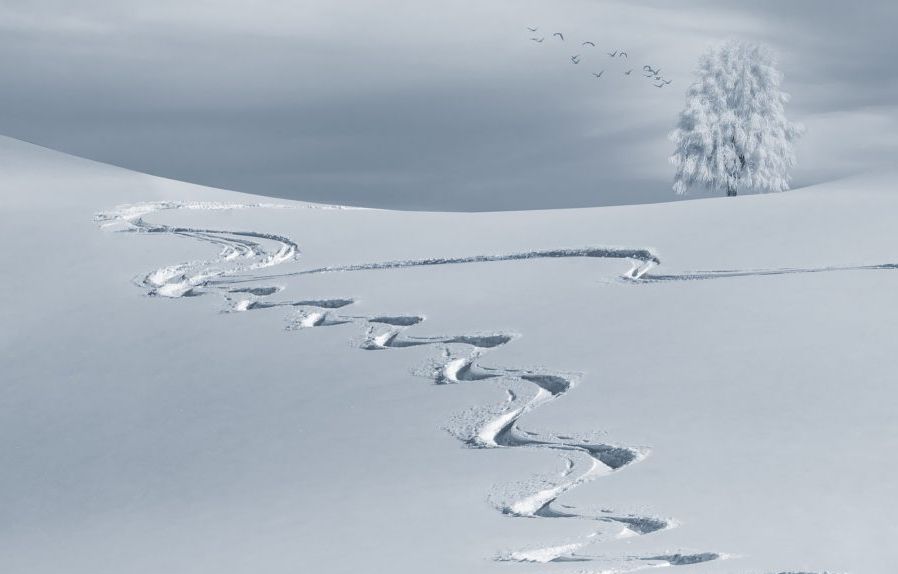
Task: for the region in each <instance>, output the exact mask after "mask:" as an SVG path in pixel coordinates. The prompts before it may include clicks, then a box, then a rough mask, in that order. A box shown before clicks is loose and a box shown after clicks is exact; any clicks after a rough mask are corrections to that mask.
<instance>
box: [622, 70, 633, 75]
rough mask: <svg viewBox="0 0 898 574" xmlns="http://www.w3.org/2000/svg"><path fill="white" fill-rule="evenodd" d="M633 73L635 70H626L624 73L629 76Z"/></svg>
mask: <svg viewBox="0 0 898 574" xmlns="http://www.w3.org/2000/svg"><path fill="white" fill-rule="evenodd" d="M632 73H633V70H627V71H626V72H624V75H625V76H629V75H630V74H632Z"/></svg>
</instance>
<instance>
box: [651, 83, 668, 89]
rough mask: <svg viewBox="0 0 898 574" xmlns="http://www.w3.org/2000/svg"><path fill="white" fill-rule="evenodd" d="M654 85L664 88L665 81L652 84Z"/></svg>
mask: <svg viewBox="0 0 898 574" xmlns="http://www.w3.org/2000/svg"><path fill="white" fill-rule="evenodd" d="M652 85H653V86H655V87H656V88H663V87H664V86H665V84H664V82H661V83H659V84H652Z"/></svg>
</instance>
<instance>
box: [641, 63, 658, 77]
mask: <svg viewBox="0 0 898 574" xmlns="http://www.w3.org/2000/svg"><path fill="white" fill-rule="evenodd" d="M642 69H643V70H644V71H646V72H648V74H646V77H647V78H648V77H649V76H656V75H658V74H660V73H661V68H658V69H657V70H653V69H652V67H651V66H649V65H648V64H646V65H645V66H643V67H642Z"/></svg>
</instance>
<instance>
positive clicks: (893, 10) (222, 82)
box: [0, 0, 898, 210]
mask: <svg viewBox="0 0 898 574" xmlns="http://www.w3.org/2000/svg"><path fill="white" fill-rule="evenodd" d="M896 22H898V2H895V1H894V0H867V1H865V2H863V3H858V2H854V3H850V2H844V1H825V0H792V1H789V0H762V1H753V2H745V1H744V0H742V1H734V0H678V1H676V2H671V1H667V0H642V1H639V0H621V1H619V2H615V1H608V0H591V1H587V0H542V1H532V0H442V1H439V2H428V1H422V0H409V1H403V0H364V1H363V0H355V1H352V0H347V1H335V0H254V1H252V2H248V1H237V0H217V1H211V0H207V1H190V0H153V1H146V2H144V1H139V2H138V1H134V0H21V1H20V0H0V67H2V78H3V79H4V81H3V84H2V86H3V87H2V90H0V106H2V107H0V122H2V125H0V133H3V134H5V135H9V136H12V137H17V138H21V139H25V140H28V141H31V142H34V143H38V144H41V145H44V146H47V147H51V148H55V149H60V150H63V151H67V152H70V153H73V154H76V155H81V156H86V157H90V158H93V159H98V160H101V161H106V162H110V163H114V164H118V165H122V166H126V167H129V168H133V169H137V170H140V171H146V172H150V173H153V174H158V175H163V176H166V177H172V178H176V179H183V180H188V181H193V182H198V183H203V184H208V185H214V186H218V187H225V188H230V189H237V190H240V191H246V192H251V193H260V194H267V195H276V196H282V197H291V198H297V199H309V200H319V201H328V202H342V203H350V204H358V205H369V206H379V207H398V208H405V209H438V210H443V209H452V210H484V209H523V208H536V207H576V206H584V205H609V204H620V203H640V202H647V201H667V200H671V199H673V195H672V192H671V189H670V180H671V177H672V173H673V172H672V169H673V168H672V167H671V166H670V165H669V164H668V163H667V161H666V158H667V156H668V155H669V153H670V151H671V149H670V148H671V144H670V143H669V142H668V141H667V139H666V138H667V133H668V132H669V131H670V129H671V128H672V127H673V125H674V123H675V122H676V115H677V113H678V111H679V109H680V108H681V107H682V105H683V101H684V93H685V90H686V87H687V86H688V84H689V82H690V81H691V71H692V69H693V68H694V66H695V63H696V59H697V57H698V56H699V54H700V53H701V52H702V51H703V50H704V49H705V48H706V47H707V46H708V45H709V44H711V43H714V42H719V41H722V40H725V39H728V38H744V39H749V40H760V41H764V42H766V43H768V44H769V45H771V46H772V47H773V48H774V49H775V51H777V52H778V53H779V55H780V61H781V68H782V70H783V72H784V73H785V82H784V86H785V88H786V90H787V91H788V92H790V93H791V94H792V96H793V100H792V102H791V104H790V106H789V107H788V108H787V112H788V113H789V115H790V117H791V119H793V120H796V121H800V122H803V123H804V124H805V125H806V126H807V127H808V132H807V135H806V136H805V138H804V140H803V141H802V143H801V145H800V146H799V149H798V152H799V162H800V167H799V169H798V170H796V172H795V175H796V180H795V184H796V185H804V184H808V183H813V182H816V181H820V180H822V179H827V178H832V177H839V176H843V175H848V174H851V173H855V172H858V171H864V170H867V169H874V168H876V167H878V166H882V165H886V164H888V163H894V157H895V153H896V151H898V112H896V96H895V94H896V93H898V74H896V73H895V72H894V65H895V64H894V60H895V59H896V56H898V48H896V47H895V46H896V42H895V41H894V33H895V32H894V26H895V24H896ZM527 26H538V27H539V31H538V32H537V33H536V35H538V36H540V37H545V41H544V42H543V43H541V44H537V43H535V42H531V41H530V40H529V38H530V37H531V36H533V35H534V34H531V33H530V32H529V31H528V30H527V29H526V27H527ZM555 31H560V32H563V33H564V34H565V38H566V41H565V42H563V43H562V42H561V41H560V40H557V39H555V38H553V37H552V36H551V34H552V33H553V32H555ZM584 40H591V41H594V42H595V43H596V44H597V48H596V49H592V48H591V47H588V46H581V42H582V41H584ZM616 49H624V50H626V51H627V52H628V53H629V56H630V57H629V60H624V59H620V58H617V59H611V58H609V57H608V56H606V55H605V52H606V51H613V50H616ZM577 53H579V54H582V62H581V63H580V64H579V65H574V64H572V63H571V62H570V60H569V58H570V56H572V55H573V54H577ZM643 64H651V65H653V66H655V67H661V68H662V70H663V74H664V75H665V76H666V77H667V78H669V79H671V80H673V83H672V84H671V85H670V86H667V87H666V88H663V89H658V88H654V87H653V86H651V84H650V83H648V82H647V81H645V80H643V79H642V78H641V77H639V71H640V69H641V68H642V65H643ZM629 68H635V71H634V72H633V75H632V76H629V77H627V76H624V74H623V72H624V71H625V70H626V69H629ZM601 70H605V73H604V74H603V76H602V78H600V79H596V78H594V77H593V76H592V75H591V73H592V72H594V71H595V72H598V71H601Z"/></svg>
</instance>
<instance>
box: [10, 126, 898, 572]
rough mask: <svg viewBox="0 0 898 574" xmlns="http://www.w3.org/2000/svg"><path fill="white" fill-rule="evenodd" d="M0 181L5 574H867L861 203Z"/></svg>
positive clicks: (875, 388)
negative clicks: (420, 196)
mask: <svg viewBox="0 0 898 574" xmlns="http://www.w3.org/2000/svg"><path fill="white" fill-rule="evenodd" d="M0 166H2V171H0V173H2V174H3V175H2V178H0V235H2V242H3V245H4V249H2V250H0V265H2V269H3V278H4V281H3V282H2V287H0V290H2V291H0V296H2V300H3V301H4V303H5V304H4V305H3V306H2V307H0V364H2V385H3V386H2V390H3V394H2V400H0V437H2V438H0V468H2V469H3V471H2V472H0V509H2V510H0V516H2V519H0V557H2V568H0V570H2V571H3V572H4V573H23V574H24V573H27V574H36V573H56V572H66V573H90V574H103V573H110V574H112V573H116V574H118V573H121V572H129V573H135V574H136V573H153V574H158V573H160V572H165V573H167V574H172V573H198V572H215V573H216V574H224V573H259V572H265V573H266V574H269V573H270V574H275V573H290V574H295V573H297V572H328V573H356V572H390V573H394V574H404V573H420V572H428V573H436V574H442V573H447V574H448V573H453V574H454V573H460V572H465V573H491V572H503V573H508V572H523V573H531V572H540V573H543V572H550V573H554V572H559V573H575V572H585V573H592V572H609V573H621V572H631V571H635V570H641V569H644V568H652V569H654V568H672V569H674V570H675V571H676V572H683V573H684V574H690V573H693V572H695V573H699V572H701V573H722V574H737V573H738V574H746V573H759V574H761V573H780V572H809V573H817V574H822V573H823V572H830V573H839V572H846V573H847V572H850V573H857V574H861V573H864V574H891V573H892V572H894V571H895V566H894V562H893V561H894V558H893V557H892V556H891V550H892V547H893V546H894V541H895V540H896V538H898V525H896V524H898V523H896V515H898V496H896V488H895V476H896V472H898V463H896V462H895V457H894V456H893V453H895V452H896V447H898V417H896V415H895V405H896V403H898V401H896V398H898V390H896V385H895V353H894V350H893V347H894V341H895V340H896V333H898V305H896V304H895V295H894V294H895V293H896V291H898V234H896V233H895V221H896V214H898V195H896V193H895V189H894V184H893V183H892V182H893V181H895V178H894V177H893V175H892V174H870V175H867V176H864V177H859V178H855V179H852V180H845V181H837V182H831V183H827V184H824V185H819V186H816V187H813V188H806V189H801V190H795V191H791V192H788V193H784V194H772V195H763V196H747V197H738V198H721V199H707V200H697V201H690V202H678V203H670V204H657V205H642V206H629V207H607V208H595V209H577V210H556V211H530V212H505V213H476V214H463V213H412V212H391V211H380V210H359V209H355V210H343V209H323V207H327V206H320V205H312V204H304V203H299V202H277V203H273V202H270V201H260V200H259V198H258V197H254V196H250V195H245V194H239V193H233V192H228V191H222V190H217V189H210V188H204V187H200V186H195V185H190V184H185V183H179V182H176V181H171V180H166V179H162V178H157V177H151V176H148V175H143V174H138V173H134V172H130V171H127V170H123V169H119V168H114V167H110V166H107V165H103V164H98V163H93V162H90V161H87V160H81V159H78V158H73V157H71V156H66V155H63V154H59V153H56V152H52V151H49V150H45V149H42V148H38V147H35V146H31V145H29V144H25V143H22V142H19V141H16V140H10V139H0Z"/></svg>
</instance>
